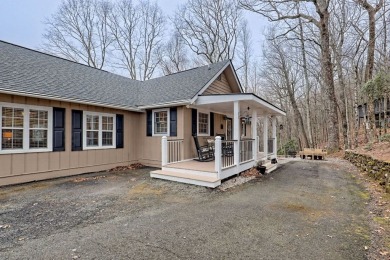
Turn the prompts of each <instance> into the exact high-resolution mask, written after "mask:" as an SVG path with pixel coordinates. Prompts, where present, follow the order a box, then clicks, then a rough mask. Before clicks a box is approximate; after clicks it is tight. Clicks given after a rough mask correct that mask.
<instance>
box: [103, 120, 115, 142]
mask: <svg viewBox="0 0 390 260" xmlns="http://www.w3.org/2000/svg"><path fill="white" fill-rule="evenodd" d="M113 132H114V117H112V116H102V146H112V145H113V136H114V133H113Z"/></svg>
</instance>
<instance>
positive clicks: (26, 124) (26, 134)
mask: <svg viewBox="0 0 390 260" xmlns="http://www.w3.org/2000/svg"><path fill="white" fill-rule="evenodd" d="M2 107H12V108H22V109H23V110H24V115H23V149H15V150H13V149H9V150H8V149H7V150H3V149H2V139H3V135H2V129H3V128H2ZM31 109H32V110H43V111H47V148H32V149H30V148H29V146H30V143H29V140H30V118H29V116H28V115H29V110H31ZM52 151H53V108H52V107H45V106H33V105H25V104H18V103H5V102H0V154H16V153H41V152H52Z"/></svg>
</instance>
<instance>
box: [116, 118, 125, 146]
mask: <svg viewBox="0 0 390 260" xmlns="http://www.w3.org/2000/svg"><path fill="white" fill-rule="evenodd" d="M123 129H124V122H123V115H116V148H117V149H118V148H123Z"/></svg>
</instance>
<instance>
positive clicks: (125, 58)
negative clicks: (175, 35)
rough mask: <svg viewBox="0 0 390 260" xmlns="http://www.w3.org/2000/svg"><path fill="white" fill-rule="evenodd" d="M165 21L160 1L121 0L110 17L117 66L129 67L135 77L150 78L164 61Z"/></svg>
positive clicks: (115, 64)
mask: <svg viewBox="0 0 390 260" xmlns="http://www.w3.org/2000/svg"><path fill="white" fill-rule="evenodd" d="M164 24H165V22H164V16H163V14H162V11H161V9H160V7H159V6H158V5H157V3H152V2H150V1H147V0H146V1H139V2H138V3H134V2H133V1H131V0H121V1H120V2H119V3H118V4H117V5H116V6H115V8H114V11H113V12H112V13H111V15H110V19H109V27H110V31H111V34H112V37H113V39H114V47H115V51H114V53H115V57H116V58H115V61H114V63H113V64H114V66H115V67H117V68H120V69H125V70H127V71H128V73H129V76H130V78H132V79H139V80H146V79H150V78H151V77H152V76H153V73H154V71H155V70H156V68H157V66H158V64H159V63H160V61H161V56H160V55H161V54H160V53H159V52H160V48H161V45H162V40H163V35H164V34H163V33H164Z"/></svg>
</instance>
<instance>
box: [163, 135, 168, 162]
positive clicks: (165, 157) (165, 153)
mask: <svg viewBox="0 0 390 260" xmlns="http://www.w3.org/2000/svg"><path fill="white" fill-rule="evenodd" d="M161 157H162V158H161V165H162V166H165V165H167V164H168V140H167V137H166V136H163V137H162V139H161Z"/></svg>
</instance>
